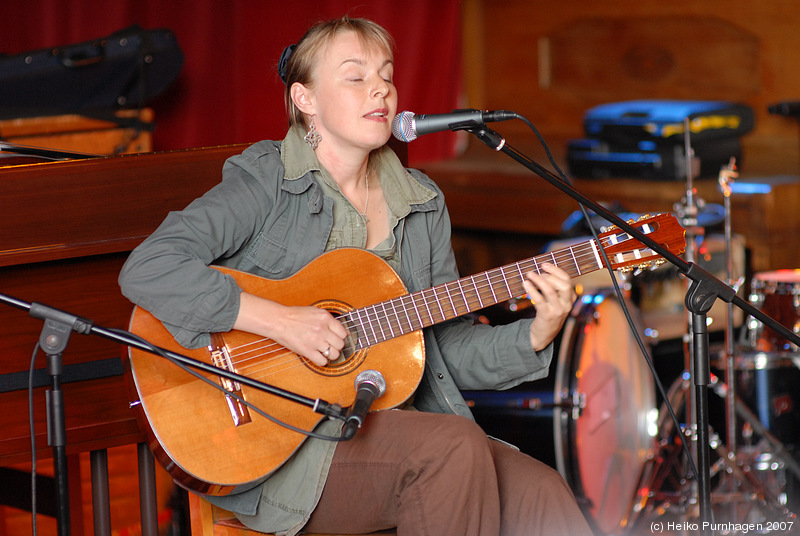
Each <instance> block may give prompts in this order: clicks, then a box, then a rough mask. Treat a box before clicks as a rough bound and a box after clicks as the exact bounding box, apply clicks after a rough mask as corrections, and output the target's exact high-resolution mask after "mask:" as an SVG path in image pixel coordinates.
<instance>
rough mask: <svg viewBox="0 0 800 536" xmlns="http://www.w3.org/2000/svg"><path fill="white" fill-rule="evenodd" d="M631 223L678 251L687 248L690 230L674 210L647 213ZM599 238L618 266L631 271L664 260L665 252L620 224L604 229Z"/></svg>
mask: <svg viewBox="0 0 800 536" xmlns="http://www.w3.org/2000/svg"><path fill="white" fill-rule="evenodd" d="M628 223H630V224H631V225H632V226H633V227H635V228H636V229H638V230H639V231H641V232H642V234H645V235H647V236H648V237H649V238H650V239H651V240H653V241H655V242H657V243H659V244H660V245H661V246H663V247H664V249H666V250H668V251H669V252H670V253H672V254H674V255H680V254H681V253H683V252H684V250H685V249H686V237H685V235H686V230H685V229H684V228H683V227H681V225H680V224H679V223H678V220H677V218H675V216H673V215H672V214H658V215H656V216H650V215H645V216H642V217H641V218H639V219H638V220H637V221H635V222H634V221H632V220H631V221H629V222H628ZM598 238H599V239H600V242H601V243H602V245H603V248H604V249H605V251H606V254H607V255H608V261H609V262H610V263H611V267H612V268H613V269H614V270H620V271H622V272H624V273H627V272H630V271H632V270H634V269H637V268H639V269H646V268H653V267H655V266H658V265H660V264H663V263H664V259H663V257H662V256H661V255H659V254H658V253H656V252H655V251H653V250H652V249H650V248H649V247H647V246H645V245H644V244H642V243H641V242H639V241H638V240H637V239H635V238H634V237H632V236H631V235H630V234H629V233H627V232H626V231H623V230H622V229H620V228H618V227H616V226H615V227H612V228H610V229H608V230H606V231H605V232H603V233H601V234H600V235H598Z"/></svg>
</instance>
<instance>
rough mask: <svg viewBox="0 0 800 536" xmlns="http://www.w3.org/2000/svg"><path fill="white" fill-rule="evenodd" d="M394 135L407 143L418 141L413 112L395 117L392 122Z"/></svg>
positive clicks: (402, 113)
mask: <svg viewBox="0 0 800 536" xmlns="http://www.w3.org/2000/svg"><path fill="white" fill-rule="evenodd" d="M392 134H394V137H395V138H397V139H398V140H400V141H404V142H406V143H408V142H410V141H414V140H416V139H417V133H416V132H415V131H414V113H413V112H400V113H399V114H397V115H396V116H394V120H392Z"/></svg>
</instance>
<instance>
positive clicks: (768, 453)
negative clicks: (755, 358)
mask: <svg viewBox="0 0 800 536" xmlns="http://www.w3.org/2000/svg"><path fill="white" fill-rule="evenodd" d="M711 380H712V381H711V387H712V390H713V392H714V393H715V394H716V395H717V396H718V397H720V398H721V399H726V398H727V396H728V395H729V393H730V392H731V391H730V389H729V387H728V385H727V384H726V383H725V382H722V381H720V380H719V379H718V378H717V377H716V376H714V375H712V378H711ZM688 384H689V381H688V380H687V379H686V378H684V377H681V378H678V379H677V380H675V382H674V383H673V385H672V386H671V387H670V390H669V400H670V403H671V404H672V406H673V407H674V408H676V409H680V408H684V409H685V402H686V390H687V388H688V386H689V385H688ZM735 405H736V412H737V415H739V417H740V418H741V419H742V420H743V422H744V423H745V424H744V426H743V430H748V429H749V430H751V432H750V437H749V438H748V439H752V436H753V434H755V435H758V436H759V437H760V438H761V439H760V441H758V442H757V443H756V444H747V445H744V444H742V445H740V446H739V449H738V451H737V452H734V451H731V450H729V449H728V448H727V447H726V445H725V442H723V441H722V440H721V439H720V437H719V436H718V434H717V433H716V432H714V431H713V428H712V429H711V431H710V435H709V437H710V441H709V445H710V447H711V449H712V450H713V452H714V453H715V454H716V455H717V456H718V458H717V460H716V462H715V463H714V464H713V465H712V466H711V476H712V477H713V478H717V479H718V480H719V482H718V484H717V487H716V488H715V490H714V492H713V494H712V504H713V505H714V513H715V521H716V522H718V523H725V522H730V523H761V525H762V526H767V523H769V522H775V521H780V520H784V521H787V520H788V521H794V520H795V515H794V513H793V512H791V511H790V509H789V508H788V506H787V497H786V494H785V477H784V473H785V472H786V471H788V472H790V473H792V474H793V475H794V476H795V477H800V464H798V463H797V461H796V460H795V459H794V458H793V456H792V455H791V453H790V452H789V451H788V450H787V449H786V448H785V446H784V445H783V444H782V443H781V442H780V440H778V439H777V438H776V437H775V436H774V435H773V434H772V433H771V432H770V431H769V430H767V429H766V428H765V427H764V425H763V424H762V423H761V422H760V420H759V419H758V417H757V416H756V415H755V414H754V413H753V411H752V410H751V409H750V408H749V407H748V406H747V404H746V403H745V402H744V401H743V400H741V399H739V398H738V397H737V399H736V401H735ZM659 430H660V434H659V437H658V439H657V445H658V446H657V448H656V451H655V454H654V456H653V457H652V458H651V459H650V460H648V464H647V465H646V466H645V468H644V469H643V471H642V479H641V481H640V483H639V491H638V493H637V496H636V498H635V500H634V501H633V503H632V505H631V509H630V514H629V516H628V517H627V518H626V519H625V520H624V521H623V523H622V524H621V527H622V528H623V529H624V530H625V533H626V534H639V533H640V531H641V530H643V529H647V528H649V527H650V526H651V524H652V523H653V521H654V520H661V519H669V520H675V521H673V523H675V525H680V524H681V523H684V524H686V523H688V524H689V525H691V524H693V522H690V521H687V520H694V519H697V516H698V513H697V502H696V500H695V499H694V490H693V481H692V480H691V478H690V476H689V475H688V473H687V471H686V468H685V463H684V460H682V456H683V451H682V449H681V448H680V447H679V446H678V443H680V442H681V441H691V442H695V441H697V431H696V427H692V426H682V427H681V430H680V432H679V433H676V432H675V430H674V426H673V424H672V421H670V420H668V419H665V418H664V416H663V415H661V416H660V418H659ZM745 435H747V434H745ZM679 520H683V521H679ZM763 533H769V534H773V533H780V532H779V531H777V530H775V531H773V530H769V531H764V532H763Z"/></svg>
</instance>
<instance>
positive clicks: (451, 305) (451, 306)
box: [442, 284, 458, 318]
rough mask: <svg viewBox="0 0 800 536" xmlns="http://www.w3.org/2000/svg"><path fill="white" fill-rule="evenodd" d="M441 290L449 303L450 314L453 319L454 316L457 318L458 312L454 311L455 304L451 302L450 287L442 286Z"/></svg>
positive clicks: (447, 285)
mask: <svg viewBox="0 0 800 536" xmlns="http://www.w3.org/2000/svg"><path fill="white" fill-rule="evenodd" d="M442 288H444V291H445V294H446V295H447V299H448V300H449V301H450V310H451V314H452V315H453V318H455V317H456V316H458V311H456V304H455V303H454V302H453V296H452V295H451V294H450V285H449V284H445V285H443V287H442Z"/></svg>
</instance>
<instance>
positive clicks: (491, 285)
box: [486, 272, 498, 303]
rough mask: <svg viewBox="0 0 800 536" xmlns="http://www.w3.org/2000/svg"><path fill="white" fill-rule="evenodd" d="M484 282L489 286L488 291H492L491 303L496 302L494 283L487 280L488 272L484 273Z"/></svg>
mask: <svg viewBox="0 0 800 536" xmlns="http://www.w3.org/2000/svg"><path fill="white" fill-rule="evenodd" d="M486 282H487V283H488V285H487V286H488V287H489V292H491V293H492V303H497V301H498V300H497V295H496V294H495V293H494V285H493V284H492V282H491V281H490V280H489V272H487V273H486Z"/></svg>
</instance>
